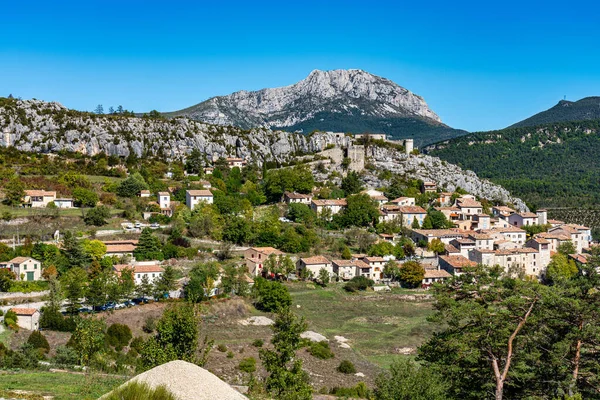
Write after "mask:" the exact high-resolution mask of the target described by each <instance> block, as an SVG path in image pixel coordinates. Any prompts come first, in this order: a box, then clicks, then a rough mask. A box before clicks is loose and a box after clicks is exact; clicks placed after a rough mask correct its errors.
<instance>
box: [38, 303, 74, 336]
mask: <svg viewBox="0 0 600 400" xmlns="http://www.w3.org/2000/svg"><path fill="white" fill-rule="evenodd" d="M75 327H76V323H75V320H73V318H68V317H67V318H65V317H64V316H63V315H62V314H61V313H60V312H59V311H57V310H52V309H50V308H47V307H44V308H42V315H41V316H40V328H42V329H49V330H53V331H59V332H73V331H75Z"/></svg>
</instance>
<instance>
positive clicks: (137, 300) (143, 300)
mask: <svg viewBox="0 0 600 400" xmlns="http://www.w3.org/2000/svg"><path fill="white" fill-rule="evenodd" d="M131 301H132V302H134V303H135V304H146V303H148V299H146V298H144V297H138V298H136V299H131Z"/></svg>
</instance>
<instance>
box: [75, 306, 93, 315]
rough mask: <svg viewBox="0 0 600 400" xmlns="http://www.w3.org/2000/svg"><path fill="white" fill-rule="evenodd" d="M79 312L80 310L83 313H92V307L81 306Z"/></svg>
mask: <svg viewBox="0 0 600 400" xmlns="http://www.w3.org/2000/svg"><path fill="white" fill-rule="evenodd" d="M77 312H79V313H81V314H87V313H91V312H92V309H91V308H89V307H81V308H80V309H78V310H77Z"/></svg>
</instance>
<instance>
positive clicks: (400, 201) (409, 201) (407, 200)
mask: <svg viewBox="0 0 600 400" xmlns="http://www.w3.org/2000/svg"><path fill="white" fill-rule="evenodd" d="M390 203H392V204H394V205H396V206H414V205H415V204H416V203H415V198H414V197H398V198H397V199H394V200H392V201H390Z"/></svg>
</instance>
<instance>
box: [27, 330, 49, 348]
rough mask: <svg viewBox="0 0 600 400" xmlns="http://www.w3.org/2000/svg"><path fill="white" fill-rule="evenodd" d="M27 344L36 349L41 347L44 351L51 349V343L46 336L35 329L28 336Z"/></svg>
mask: <svg viewBox="0 0 600 400" xmlns="http://www.w3.org/2000/svg"><path fill="white" fill-rule="evenodd" d="M27 344H29V345H31V347H33V348H34V349H41V350H43V352H44V353H48V352H49V351H50V344H49V343H48V340H47V339H46V337H45V336H44V335H43V334H42V333H41V332H40V331H33V332H31V334H30V335H29V338H27Z"/></svg>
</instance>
